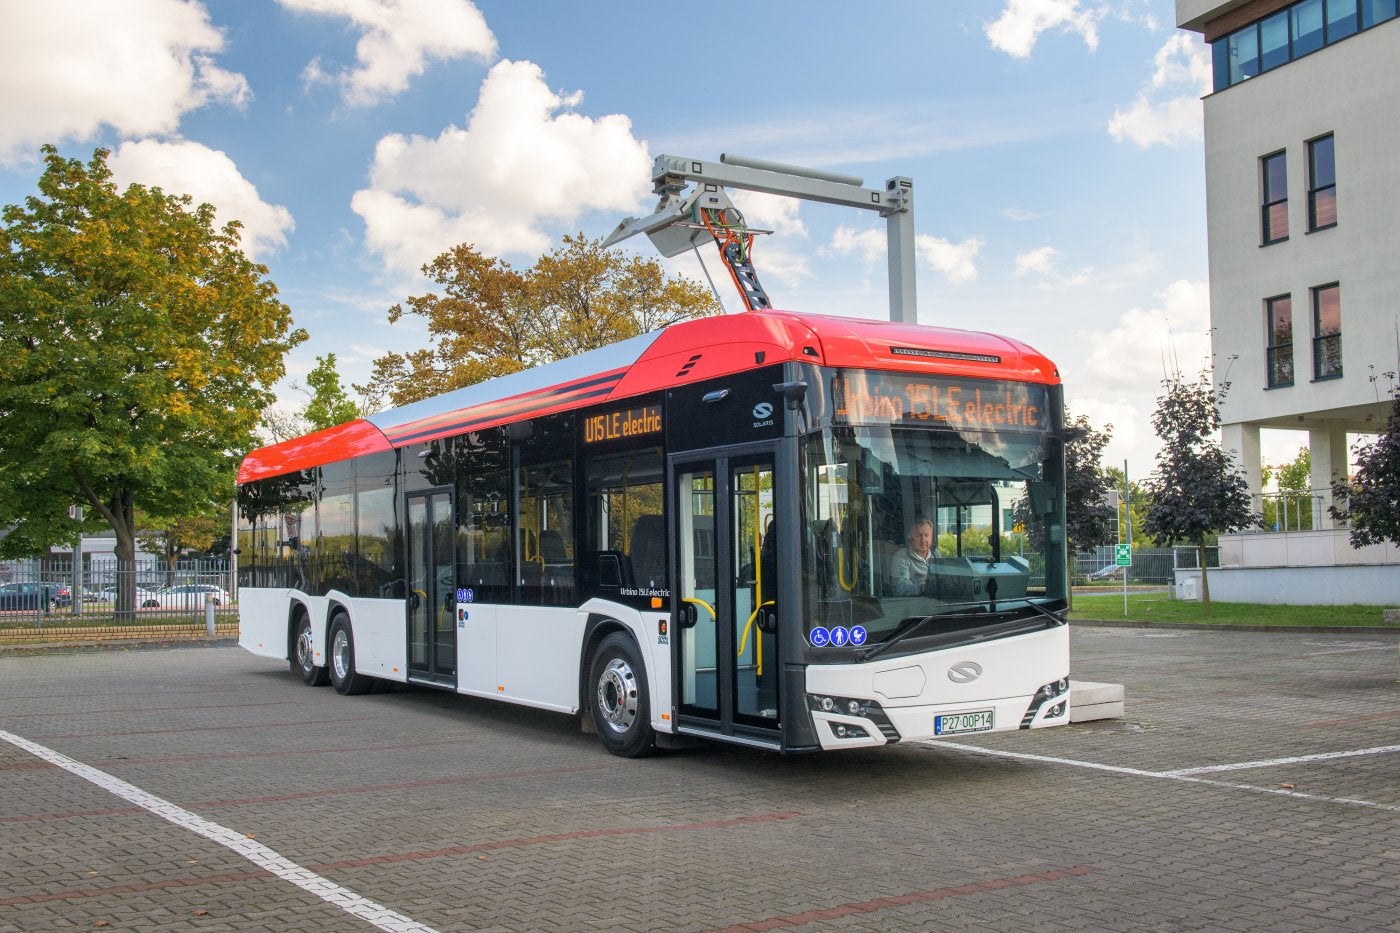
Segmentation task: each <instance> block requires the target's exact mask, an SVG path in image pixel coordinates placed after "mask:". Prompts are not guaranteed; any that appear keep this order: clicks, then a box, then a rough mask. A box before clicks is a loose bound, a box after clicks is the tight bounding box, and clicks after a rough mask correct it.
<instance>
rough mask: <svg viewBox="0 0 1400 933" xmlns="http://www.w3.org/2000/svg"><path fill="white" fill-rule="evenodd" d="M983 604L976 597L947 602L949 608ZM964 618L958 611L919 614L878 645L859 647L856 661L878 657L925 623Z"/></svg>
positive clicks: (965, 616)
mask: <svg viewBox="0 0 1400 933" xmlns="http://www.w3.org/2000/svg"><path fill="white" fill-rule="evenodd" d="M985 605H986V603H985V602H984V601H983V600H980V599H978V600H969V601H967V602H964V603H949V604H948V606H949V608H953V607H957V606H964V607H966V606H978V607H981V606H985ZM965 618H967V615H966V614H965V613H959V612H939V613H935V614H933V615H928V616H920V617H919V618H917V619H915V620H914V621H912V622H909V623H907V624H906V625H905V627H904V630H903V631H900V632H895V633H894V634H893V635H891V636H890V637H889V638H886V639H885V640H884V641H882V642H880V643H879V644H878V645H871V646H870V647H869V648H861V649H860V650H859V651H857V652H856V661H857V662H858V663H859V662H863V661H869V660H871V659H872V658H877V657H879V656H880V655H882V654H884V653H885V652H886V651H888V650H890V649H891V648H893V647H894V646H895V645H897V644H899V643H900V642H902V641H904V639H906V638H908V637H909V636H910V635H912V634H914V633H915V632H917V631H918V630H919V629H921V628H923V627H924V626H925V625H927V624H928V623H930V622H946V621H947V620H949V619H965Z"/></svg>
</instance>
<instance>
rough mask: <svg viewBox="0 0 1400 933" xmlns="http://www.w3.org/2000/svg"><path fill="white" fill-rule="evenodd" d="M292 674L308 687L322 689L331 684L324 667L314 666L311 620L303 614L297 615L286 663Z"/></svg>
mask: <svg viewBox="0 0 1400 933" xmlns="http://www.w3.org/2000/svg"><path fill="white" fill-rule="evenodd" d="M287 663H288V665H289V666H290V667H291V669H292V673H293V674H296V675H297V676H298V677H300V678H301V682H302V683H304V684H306V685H307V686H308V687H324V686H325V685H326V684H328V683H330V682H331V674H330V671H329V670H328V669H327V667H326V666H325V665H322V666H320V667H317V666H316V654H315V652H314V651H312V647H311V618H310V617H309V616H308V615H307V614H306V613H304V612H302V613H298V614H297V621H296V632H295V633H293V635H292V650H291V660H290V661H288V662H287Z"/></svg>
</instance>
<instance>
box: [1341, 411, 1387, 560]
mask: <svg viewBox="0 0 1400 933" xmlns="http://www.w3.org/2000/svg"><path fill="white" fill-rule="evenodd" d="M1353 453H1354V454H1355V455H1356V472H1355V474H1353V475H1352V477H1351V480H1350V481H1346V480H1343V481H1341V482H1339V483H1336V484H1335V485H1333V487H1332V497H1333V498H1334V499H1335V500H1336V502H1337V505H1334V506H1330V507H1329V508H1328V510H1327V511H1328V512H1330V513H1331V515H1332V517H1333V518H1335V519H1339V520H1341V521H1345V522H1347V523H1348V524H1350V525H1351V533H1350V535H1349V536H1348V537H1349V539H1350V540H1351V546H1352V547H1365V546H1367V545H1368V544H1381V543H1383V542H1386V541H1389V542H1390V543H1391V544H1396V545H1400V392H1397V393H1396V394H1395V401H1394V402H1393V403H1392V404H1391V406H1390V416H1389V417H1388V418H1386V421H1385V430H1384V431H1382V432H1381V433H1380V435H1379V436H1378V437H1377V438H1376V439H1375V441H1374V442H1372V443H1370V444H1357V445H1356V447H1355V448H1353Z"/></svg>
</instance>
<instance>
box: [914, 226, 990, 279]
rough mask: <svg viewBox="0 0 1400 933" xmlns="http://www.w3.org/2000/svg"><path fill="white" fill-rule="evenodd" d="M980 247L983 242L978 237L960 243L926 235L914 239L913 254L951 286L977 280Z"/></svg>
mask: <svg viewBox="0 0 1400 933" xmlns="http://www.w3.org/2000/svg"><path fill="white" fill-rule="evenodd" d="M982 246H983V241H982V240H981V238H979V237H969V238H968V239H966V240H963V241H962V242H961V243H954V242H952V241H950V240H945V239H943V238H942V237H936V236H929V235H927V234H919V235H918V236H916V237H914V252H915V254H916V255H917V256H919V257H920V258H921V259H923V261H924V262H926V263H928V264H929V265H930V266H932V267H933V268H934V269H935V270H937V271H938V272H941V273H943V277H944V278H945V279H947V280H948V282H949V283H950V284H953V285H961V284H963V283H965V282H971V281H972V280H973V279H975V278H977V262H976V260H977V254H978V252H980V251H981V249H982Z"/></svg>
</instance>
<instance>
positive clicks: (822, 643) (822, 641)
mask: <svg viewBox="0 0 1400 933" xmlns="http://www.w3.org/2000/svg"><path fill="white" fill-rule="evenodd" d="M807 640H808V641H810V642H811V643H812V647H813V648H825V647H826V646H827V645H829V644H831V633H830V632H828V631H827V630H826V629H824V628H822V627H821V626H820V625H818V626H817V627H816V628H814V629H812V634H810V635H808V636H807Z"/></svg>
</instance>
